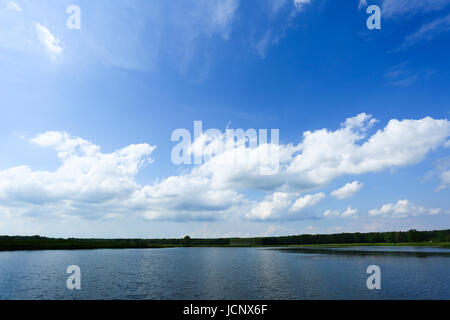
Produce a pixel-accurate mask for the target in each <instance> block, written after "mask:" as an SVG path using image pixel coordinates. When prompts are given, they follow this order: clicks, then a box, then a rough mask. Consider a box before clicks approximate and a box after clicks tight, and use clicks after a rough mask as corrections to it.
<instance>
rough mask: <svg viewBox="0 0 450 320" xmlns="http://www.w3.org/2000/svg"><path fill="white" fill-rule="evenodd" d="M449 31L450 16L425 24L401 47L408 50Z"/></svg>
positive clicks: (406, 39) (408, 37)
mask: <svg viewBox="0 0 450 320" xmlns="http://www.w3.org/2000/svg"><path fill="white" fill-rule="evenodd" d="M448 31H450V15H447V16H445V17H441V18H437V19H435V20H433V21H432V22H429V23H426V24H424V25H423V26H422V27H420V29H419V30H417V31H416V32H414V33H412V34H410V35H409V36H407V37H406V38H405V41H404V42H403V44H402V46H401V47H402V48H406V47H409V46H411V45H414V44H416V43H417V42H420V41H430V40H432V39H434V38H436V37H437V36H439V35H440V34H442V33H445V32H448Z"/></svg>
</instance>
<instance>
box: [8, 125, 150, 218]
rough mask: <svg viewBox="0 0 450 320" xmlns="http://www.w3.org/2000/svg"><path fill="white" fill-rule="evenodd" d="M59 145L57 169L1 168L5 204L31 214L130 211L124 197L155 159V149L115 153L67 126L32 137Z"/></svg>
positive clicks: (144, 147)
mask: <svg viewBox="0 0 450 320" xmlns="http://www.w3.org/2000/svg"><path fill="white" fill-rule="evenodd" d="M31 141H32V142H33V143H35V144H37V145H39V146H43V147H49V148H52V149H54V150H55V151H57V152H58V157H59V159H60V160H61V162H62V164H61V166H59V167H58V168H57V169H56V170H55V171H53V172H49V171H33V170H32V169H31V168H29V167H28V166H19V167H14V168H11V169H8V170H4V171H0V205H2V206H4V207H13V208H20V212H22V213H23V214H25V215H35V214H55V215H60V216H63V215H71V214H74V215H83V216H86V217H95V216H103V215H106V214H110V213H120V212H122V211H124V210H123V209H124V208H123V206H122V205H121V202H122V201H125V200H126V199H128V197H129V196H130V194H132V193H133V192H134V191H135V190H137V189H138V188H139V186H138V184H137V183H136V182H135V180H134V177H135V175H136V174H137V173H138V171H139V168H140V167H141V166H142V165H143V164H144V163H146V162H149V161H151V159H150V158H149V156H150V155H151V153H152V152H153V150H154V149H155V147H154V146H150V145H148V144H135V145H130V146H128V147H125V148H122V149H119V150H117V151H115V152H112V153H101V152H100V148H99V147H98V146H96V145H94V144H92V143H90V142H88V141H86V140H84V139H81V138H78V137H72V136H71V135H69V134H68V133H64V132H47V133H44V134H41V135H39V136H37V137H36V138H34V139H32V140H31Z"/></svg>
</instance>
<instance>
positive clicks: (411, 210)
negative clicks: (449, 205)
mask: <svg viewBox="0 0 450 320" xmlns="http://www.w3.org/2000/svg"><path fill="white" fill-rule="evenodd" d="M441 212H442V210H441V209H427V208H424V207H422V206H418V205H415V204H413V203H411V202H409V201H408V200H399V201H398V202H397V203H388V204H384V205H383V206H382V207H381V208H380V209H372V210H369V216H381V217H383V218H406V217H409V216H418V215H421V214H430V215H434V214H439V213H441Z"/></svg>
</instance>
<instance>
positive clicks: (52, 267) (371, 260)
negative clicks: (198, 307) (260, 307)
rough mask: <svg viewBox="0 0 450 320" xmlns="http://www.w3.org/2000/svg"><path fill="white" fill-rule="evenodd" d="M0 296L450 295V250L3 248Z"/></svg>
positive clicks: (303, 296) (348, 297) (391, 296)
mask: <svg viewBox="0 0 450 320" xmlns="http://www.w3.org/2000/svg"><path fill="white" fill-rule="evenodd" d="M320 249H323V248H320ZM364 251H365V252H375V251H378V253H377V254H365V253H364ZM385 251H390V252H391V253H389V252H388V253H385ZM392 251H394V252H395V251H398V252H403V253H405V252H406V254H400V255H398V256H397V255H395V254H392ZM416 253H419V254H416ZM372 264H375V265H378V266H380V268H381V287H382V289H381V290H368V289H367V287H366V280H367V277H368V276H369V275H368V274H366V268H367V267H368V266H369V265H372ZM69 265H78V266H79V267H80V268H81V286H82V288H81V290H68V289H67V288H66V280H67V277H68V276H69V275H68V274H66V268H67V266H69ZM0 299H450V250H448V249H435V248H412V247H388V248H387V247H361V248H355V247H353V248H345V249H342V248H340V249H336V250H334V249H333V250H332V252H323V251H319V252H314V251H307V252H303V251H302V250H274V249H263V248H170V249H142V250H136V249H130V250H76V251H19V252H0Z"/></svg>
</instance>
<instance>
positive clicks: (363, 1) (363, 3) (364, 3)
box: [358, 0, 367, 9]
mask: <svg viewBox="0 0 450 320" xmlns="http://www.w3.org/2000/svg"><path fill="white" fill-rule="evenodd" d="M362 7H367V0H359V4H358V9H361V8H362Z"/></svg>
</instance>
